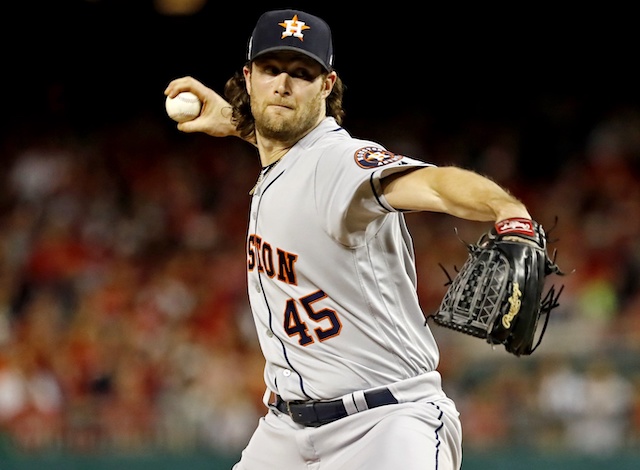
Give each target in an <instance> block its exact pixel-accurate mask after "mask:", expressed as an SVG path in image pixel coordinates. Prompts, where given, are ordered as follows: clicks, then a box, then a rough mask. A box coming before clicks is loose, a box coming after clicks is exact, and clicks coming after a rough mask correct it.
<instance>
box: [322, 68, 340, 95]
mask: <svg viewBox="0 0 640 470" xmlns="http://www.w3.org/2000/svg"><path fill="white" fill-rule="evenodd" d="M337 78H338V74H337V73H336V72H335V71H334V72H329V73H328V74H327V76H326V77H325V79H324V89H323V90H322V95H323V96H322V97H323V98H326V97H327V96H329V95H330V94H331V90H333V85H335V84H336V80H337Z"/></svg>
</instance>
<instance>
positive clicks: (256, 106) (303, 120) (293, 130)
mask: <svg viewBox="0 0 640 470" xmlns="http://www.w3.org/2000/svg"><path fill="white" fill-rule="evenodd" d="M268 104H271V103H266V102H264V101H260V102H256V101H254V100H251V112H252V113H253V116H254V119H255V126H256V131H257V133H258V134H260V135H261V136H263V137H265V138H267V139H271V140H276V141H279V142H287V143H294V142H296V141H298V140H299V139H300V138H302V137H303V136H305V135H306V134H307V133H308V132H309V131H310V130H311V129H313V128H314V127H315V126H316V125H317V124H318V119H319V117H320V116H321V110H322V106H324V101H323V100H322V97H321V92H320V91H319V92H318V94H317V95H316V96H314V97H313V98H312V99H311V100H310V101H309V102H308V103H307V104H306V106H302V107H300V106H297V107H295V108H294V109H282V110H278V109H276V108H272V107H269V106H268Z"/></svg>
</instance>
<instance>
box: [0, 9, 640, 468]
mask: <svg viewBox="0 0 640 470" xmlns="http://www.w3.org/2000/svg"><path fill="white" fill-rule="evenodd" d="M260 3H261V4H260V6H259V7H254V6H249V5H242V6H240V5H235V4H230V5H219V4H218V3H217V2H212V1H211V0H155V1H152V0H145V1H143V0H139V1H138V0H129V1H124V0H121V1H115V0H114V1H109V0H93V1H89V0H77V1H64V0H48V1H45V0H41V1H36V0H33V1H29V0H24V1H20V2H8V4H7V5H4V6H3V10H2V13H1V15H2V16H1V18H2V23H3V31H2V32H1V33H0V34H1V35H2V39H3V42H2V43H3V57H4V60H3V64H4V66H3V70H2V75H1V78H0V80H1V86H2V91H3V93H2V95H3V96H2V104H3V109H4V111H3V113H2V118H1V119H2V126H1V128H0V158H1V161H2V165H1V167H0V227H1V229H0V468H1V469H3V470H4V469H13V468H16V469H18V468H21V469H22V468H65V469H69V468H78V469H84V468H92V469H97V468H143V466H144V468H150V466H151V467H152V468H156V469H160V468H184V467H189V468H192V469H195V468H208V469H217V468H220V469H225V468H230V467H231V465H232V463H233V462H234V461H235V459H236V458H237V457H238V455H239V453H240V451H241V449H242V448H243V447H244V445H245V444H246V442H247V440H248V438H249V436H250V435H251V433H252V432H253V430H254V428H255V426H256V424H257V419H258V418H259V417H260V416H261V415H262V414H263V413H264V411H265V410H264V408H263V406H262V404H261V397H262V393H263V390H264V384H263V382H262V366H263V359H262V356H261V354H260V351H259V349H258V344H257V341H256V338H255V336H254V331H253V323H252V320H251V317H250V312H249V309H248V304H247V298H246V294H245V275H246V273H245V264H244V259H245V254H244V240H245V229H246V212H247V209H248V206H249V196H248V191H249V190H250V189H251V187H252V186H253V183H254V182H255V179H256V177H257V174H258V171H259V162H258V158H257V154H256V153H255V151H254V150H253V149H252V148H251V147H250V146H248V145H246V144H243V143H242V142H240V141H237V140H234V139H231V138H229V139H226V138H225V139H213V138H209V137H206V136H202V135H186V134H182V133H180V132H179V131H177V129H176V128H175V123H173V122H172V121H171V120H170V119H169V118H167V117H166V115H165V112H164V96H163V90H164V88H165V86H166V85H167V83H168V82H169V81H170V80H172V79H173V78H177V77H180V76H183V75H192V76H194V77H196V78H198V79H200V80H201V81H203V82H204V83H206V84H208V85H209V86H211V87H212V88H214V89H216V90H218V91H221V90H222V87H223V86H224V83H225V82H226V80H227V79H228V78H229V77H230V76H231V75H232V74H233V73H234V72H235V71H236V70H239V69H240V68H241V66H242V65H243V63H244V57H245V53H246V45H247V40H248V38H249V36H250V34H251V30H252V28H253V25H254V24H255V21H256V20H257V18H258V16H259V15H260V14H261V13H262V12H263V11H266V10H269V9H276V8H283V7H285V8H286V7H288V6H289V5H281V4H276V3H272V2H260ZM294 7H297V8H301V9H304V10H307V11H309V12H311V13H314V14H317V15H319V16H322V17H323V18H325V19H326V20H327V21H328V22H329V24H330V25H331V26H332V29H333V33H334V41H335V56H336V59H335V65H336V69H337V70H338V72H339V73H340V74H341V76H342V78H343V80H344V81H345V84H346V86H347V91H346V97H345V107H346V111H347V117H346V121H345V127H346V128H347V129H348V130H349V131H350V132H351V133H352V134H354V135H355V136H358V137H365V138H369V139H372V140H376V141H379V142H380V143H381V144H383V145H384V146H386V147H387V148H388V149H390V150H392V151H394V152H396V153H403V154H406V155H411V156H413V157H416V158H420V159H423V160H426V161H431V162H434V163H436V164H438V165H447V164H455V165H459V166H463V167H466V168H470V169H474V170H476V171H479V172H481V173H485V174H487V175H489V176H491V177H492V178H493V179H495V180H496V181H498V182H499V183H501V184H503V185H504V186H506V187H508V188H509V189H510V190H511V191H512V192H513V193H514V194H515V195H517V196H518V197H520V198H521V199H522V200H523V201H524V202H525V203H526V204H527V205H528V207H529V208H530V211H531V213H532V214H533V216H534V218H536V219H537V220H538V221H539V222H541V223H542V224H543V225H544V226H545V227H546V228H547V230H548V231H549V232H550V238H551V240H552V243H551V244H550V247H551V249H552V250H553V249H556V250H557V253H558V255H557V260H558V263H559V264H560V266H561V267H562V268H563V269H564V270H565V271H566V272H567V273H569V274H568V275H567V276H565V277H563V278H557V277H552V278H550V283H553V284H555V285H556V287H559V286H560V285H564V292H563V294H562V297H561V299H560V300H561V306H560V307H559V308H558V309H557V310H555V311H554V312H553V313H552V315H551V318H550V321H549V326H548V328H547V332H546V335H545V336H544V340H543V341H542V343H541V345H540V347H539V348H538V349H537V350H536V352H535V353H534V354H533V355H532V356H528V357H521V358H516V357H514V356H510V355H508V354H507V353H506V352H505V351H504V349H502V348H493V347H491V346H490V345H488V344H486V343H484V342H482V341H481V340H478V339H476V338H471V337H466V336H463V335H459V334H456V333H453V332H450V331H448V330H444V329H442V328H440V327H437V326H434V325H432V329H433V331H434V334H435V335H436V337H437V339H438V341H439V344H440V347H441V353H442V360H441V367H440V370H441V372H442V374H443V377H444V387H445V390H446V391H447V393H448V394H449V395H451V396H452V397H453V398H454V399H455V400H456V402H457V404H458V406H459V409H460V411H461V414H462V421H463V426H464V440H465V449H466V454H465V463H464V466H463V468H464V469H465V470H472V469H475V468H478V469H480V468H493V469H500V468H505V469H506V468H509V469H512V470H513V469H521V468H522V469H525V468H527V469H529V468H532V469H533V468H535V469H538V468H545V469H551V468H562V469H570V468H581V469H589V468H601V467H602V466H604V465H611V466H612V467H615V468H618V469H623V468H638V466H639V465H640V456H639V454H638V449H640V354H639V353H640V174H639V171H640V95H639V94H638V90H637V86H638V83H640V82H639V80H638V79H639V78H640V76H639V75H640V72H638V70H637V50H638V45H639V44H638V37H637V32H636V26H635V25H634V24H633V23H632V20H631V18H633V17H634V15H633V14H632V13H631V12H629V11H625V10H624V9H614V8H613V7H610V8H609V7H604V6H603V5H595V6H594V7H593V10H591V11H589V10H587V9H586V7H581V9H580V10H570V9H569V8H566V9H565V10H564V11H562V10H561V9H560V8H559V7H558V6H557V5H554V6H553V7H551V6H549V7H547V8H545V7H544V6H543V5H539V4H536V5H535V9H534V7H533V6H531V5H522V6H519V7H517V8H515V7H512V9H504V8H500V9H498V8H497V7H495V8H492V7H491V6H486V5H483V6H477V5H476V6H474V7H464V8H463V7H461V6H460V5H455V6H450V7H446V6H438V7H434V6H428V5H425V6H421V8H420V9H416V8H417V7H415V6H410V5H409V4H407V5H406V6H405V5H403V3H402V2H393V5H389V6H383V7H381V8H378V7H376V8H369V7H367V8H362V7H359V6H354V7H353V8H350V9H348V10H343V9H341V8H339V5H335V4H329V3H326V2H323V3H321V2H302V3H301V4H299V5H294ZM408 221H409V224H410V227H411V229H412V231H413V236H414V242H415V245H416V253H417V263H418V271H419V282H420V286H419V295H420V298H421V302H422V304H423V307H424V309H425V312H427V313H429V312H432V311H434V310H435V309H436V308H437V306H438V303H439V300H440V299H441V297H442V294H443V293H444V283H445V282H446V277H445V275H444V273H443V272H442V270H441V268H440V267H439V264H442V265H444V266H445V267H447V268H449V269H452V268H453V267H454V266H455V265H457V266H460V265H461V263H462V262H463V261H464V259H465V258H466V248H465V247H464V243H462V242H474V241H476V239H477V237H479V235H480V234H481V233H482V232H483V231H485V230H486V229H487V226H485V225H483V224H478V223H468V222H463V221H460V220H456V219H452V218H450V217H445V216H441V215H438V214H409V215H408ZM456 230H457V231H458V235H459V237H460V238H458V237H456V235H455V232H456Z"/></svg>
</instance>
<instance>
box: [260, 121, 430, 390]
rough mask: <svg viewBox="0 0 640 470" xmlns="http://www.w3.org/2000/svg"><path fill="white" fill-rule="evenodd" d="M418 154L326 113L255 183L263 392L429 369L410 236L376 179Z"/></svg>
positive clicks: (384, 379) (411, 163) (346, 386)
mask: <svg viewBox="0 0 640 470" xmlns="http://www.w3.org/2000/svg"><path fill="white" fill-rule="evenodd" d="M428 165H429V164H428V163H425V162H422V161H419V160H416V159H412V158H409V157H406V156H401V155H397V154H393V153H391V152H389V151H387V150H386V149H384V148H383V147H382V146H380V145H379V144H377V143H375V142H371V141H365V140H359V139H355V138H353V137H352V136H350V135H349V133H348V132H347V131H346V130H344V129H343V128H341V127H340V126H339V125H338V124H337V123H336V121H335V120H334V119H333V118H326V119H325V120H324V121H323V122H322V123H321V124H320V125H319V126H317V127H316V128H315V129H314V130H313V131H312V132H311V133H309V134H308V135H306V136H305V137H304V138H303V139H301V140H300V141H299V142H298V143H297V144H296V145H294V146H293V148H291V150H290V151H289V152H288V153H287V154H286V155H285V156H284V157H283V158H282V159H281V161H279V162H278V163H277V164H276V165H275V166H273V167H272V168H269V169H268V170H267V171H268V172H267V174H266V175H265V176H264V178H263V179H262V180H261V181H259V183H258V184H257V185H256V188H255V190H254V192H253V199H252V202H251V211H250V214H249V225H248V238H247V267H248V291H249V300H250V303H251V308H252V311H253V315H254V320H255V324H256V327H257V334H258V337H259V341H260V345H261V348H262V351H263V353H264V357H265V359H266V366H265V371H264V375H265V382H266V385H267V389H268V390H267V391H268V392H273V393H276V394H279V395H280V396H281V397H282V398H283V399H284V400H287V401H290V400H329V399H334V398H337V397H340V396H343V395H345V394H347V393H351V392H354V391H357V390H365V389H370V388H374V387H379V386H386V385H389V384H392V383H396V382H401V381H405V380H407V379H411V378H413V377H417V376H420V375H421V374H424V373H425V372H432V371H435V369H436V367H437V365H438V359H439V355H438V349H437V345H436V343H435V341H434V338H433V336H432V334H431V332H430V330H429V328H428V327H427V326H425V319H424V315H423V312H422V310H421V308H420V305H419V302H418V297H417V293H416V270H415V263H414V253H413V248H412V240H411V237H410V235H409V233H408V230H407V227H406V224H405V219H404V215H403V214H402V212H400V211H397V210H395V209H394V208H392V207H391V206H390V205H389V204H388V203H387V202H386V200H385V198H384V196H383V195H382V191H381V187H380V179H381V178H382V177H383V176H387V175H389V174H391V173H394V172H398V171H404V170H406V169H407V168H410V167H424V166H428ZM435 373H436V372H434V374H435ZM435 383H436V384H438V385H439V382H438V381H436V382H435ZM438 385H436V386H438ZM265 403H266V397H265Z"/></svg>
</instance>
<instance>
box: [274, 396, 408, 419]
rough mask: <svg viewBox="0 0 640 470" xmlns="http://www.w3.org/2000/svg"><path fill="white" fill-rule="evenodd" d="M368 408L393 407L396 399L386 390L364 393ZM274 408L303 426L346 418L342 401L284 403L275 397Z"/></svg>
mask: <svg viewBox="0 0 640 470" xmlns="http://www.w3.org/2000/svg"><path fill="white" fill-rule="evenodd" d="M364 399H365V400H366V402H367V407H368V408H376V407H378V406H384V405H393V404H396V403H398V400H396V397H394V396H393V394H392V393H391V392H390V391H389V389H387V388H382V389H378V390H372V391H370V392H364ZM274 405H275V407H276V408H277V409H278V410H279V411H280V412H282V413H285V414H288V415H289V416H291V419H292V420H293V421H295V422H296V423H298V424H302V425H304V426H312V427H318V426H322V425H323V424H327V423H330V422H332V421H336V420H338V419H341V418H344V417H345V416H348V415H349V413H347V410H346V408H345V407H344V403H343V402H342V399H340V400H332V401H288V402H287V401H284V400H283V399H282V398H281V397H280V395H276V402H275V403H274Z"/></svg>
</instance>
